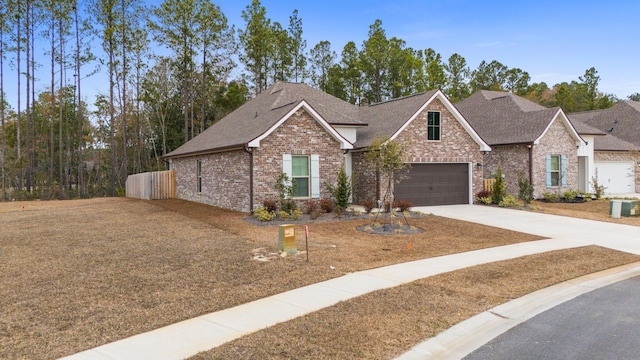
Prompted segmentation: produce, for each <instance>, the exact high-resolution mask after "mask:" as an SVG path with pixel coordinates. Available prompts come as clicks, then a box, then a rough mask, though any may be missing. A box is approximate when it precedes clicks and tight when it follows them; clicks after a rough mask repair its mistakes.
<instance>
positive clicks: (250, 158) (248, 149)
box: [243, 144, 253, 214]
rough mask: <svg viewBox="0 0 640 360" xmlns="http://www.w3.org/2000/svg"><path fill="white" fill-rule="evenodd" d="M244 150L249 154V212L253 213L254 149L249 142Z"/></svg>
mask: <svg viewBox="0 0 640 360" xmlns="http://www.w3.org/2000/svg"><path fill="white" fill-rule="evenodd" d="M243 150H244V151H245V152H246V153H247V154H249V212H250V213H252V214H253V149H252V148H250V147H249V146H248V144H247V145H245V146H244V148H243Z"/></svg>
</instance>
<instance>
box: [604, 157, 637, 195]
mask: <svg viewBox="0 0 640 360" xmlns="http://www.w3.org/2000/svg"><path fill="white" fill-rule="evenodd" d="M633 165H634V163H633V162H632V161H596V162H595V168H596V171H597V174H598V183H599V184H601V185H603V186H604V187H605V189H604V193H605V194H608V195H613V194H626V193H633V192H635V178H634V177H635V176H634V175H635V174H634V172H633V171H634V166H633Z"/></svg>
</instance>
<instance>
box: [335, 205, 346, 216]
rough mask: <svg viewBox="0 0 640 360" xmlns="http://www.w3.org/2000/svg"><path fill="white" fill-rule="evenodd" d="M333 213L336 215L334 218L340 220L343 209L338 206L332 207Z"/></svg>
mask: <svg viewBox="0 0 640 360" xmlns="http://www.w3.org/2000/svg"><path fill="white" fill-rule="evenodd" d="M333 213H334V214H336V217H338V218H341V217H342V216H344V213H345V208H343V207H342V206H340V205H336V206H334V207H333Z"/></svg>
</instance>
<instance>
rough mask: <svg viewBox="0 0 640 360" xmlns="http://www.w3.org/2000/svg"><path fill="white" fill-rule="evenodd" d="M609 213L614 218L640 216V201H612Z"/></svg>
mask: <svg viewBox="0 0 640 360" xmlns="http://www.w3.org/2000/svg"><path fill="white" fill-rule="evenodd" d="M609 212H610V214H611V217H614V218H619V217H620V216H625V217H630V216H640V200H611V201H610V202H609Z"/></svg>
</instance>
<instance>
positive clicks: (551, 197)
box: [542, 192, 559, 202]
mask: <svg viewBox="0 0 640 360" xmlns="http://www.w3.org/2000/svg"><path fill="white" fill-rule="evenodd" d="M542 196H544V200H545V201H548V202H558V199H559V198H558V194H556V193H550V192H546V193H544V194H542Z"/></svg>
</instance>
